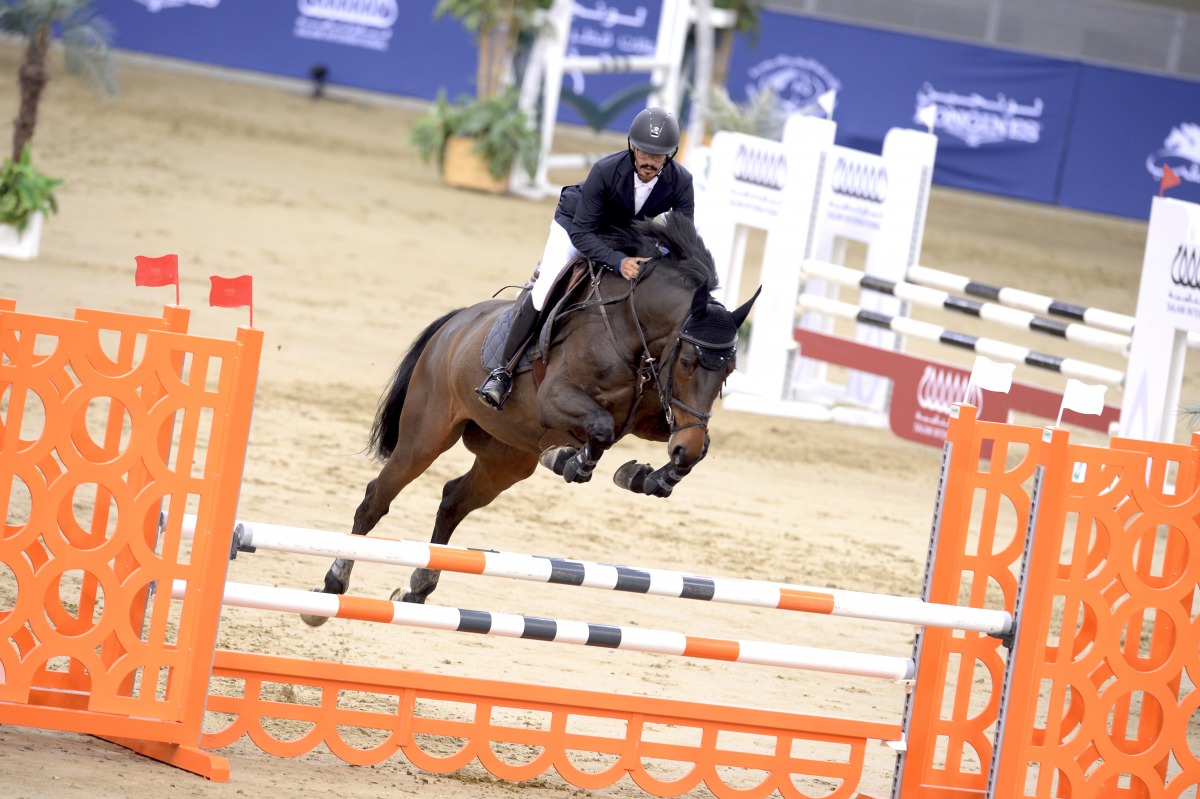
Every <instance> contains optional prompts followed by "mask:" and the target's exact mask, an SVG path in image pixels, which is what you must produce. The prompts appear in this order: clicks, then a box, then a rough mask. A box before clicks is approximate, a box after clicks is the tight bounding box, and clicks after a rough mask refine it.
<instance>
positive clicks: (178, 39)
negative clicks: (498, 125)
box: [95, 0, 477, 99]
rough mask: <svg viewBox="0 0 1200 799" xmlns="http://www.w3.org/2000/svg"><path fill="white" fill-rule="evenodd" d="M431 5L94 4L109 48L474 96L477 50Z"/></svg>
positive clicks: (400, 90)
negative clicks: (316, 71) (320, 70)
mask: <svg viewBox="0 0 1200 799" xmlns="http://www.w3.org/2000/svg"><path fill="white" fill-rule="evenodd" d="M435 5H436V0H405V2H403V3H402V2H401V0H364V2H356V3H346V2H339V0H294V2H279V0H272V1H271V2H261V1H260V2H237V1H236V0H232V1H231V0H226V2H221V0H98V2H97V3H96V6H95V9H96V12H97V14H98V15H99V16H100V17H101V18H103V19H106V20H108V21H109V22H111V23H112V24H113V27H114V28H115V29H116V33H115V37H114V40H113V45H114V46H115V47H118V48H120V49H123V50H132V51H136V52H142V53H150V54H154V55H163V56H170V57H172V58H181V59H186V60H189V61H197V62H200V63H205V64H213V65H217V66H223V67H233V68H236V69H245V70H251V71H255V72H263V73H267V74H271V75H281V76H285V77H289V78H298V79H301V80H307V79H309V78H310V77H311V74H312V73H311V70H312V69H313V67H316V66H323V67H324V68H325V69H326V70H327V78H326V79H327V80H328V82H329V83H330V84H331V85H341V86H349V87H354V88H359V89H368V90H371V91H379V92H386V93H389V94H398V95H404V96H408V97H421V98H425V99H432V98H433V97H435V96H436V95H437V92H438V89H440V88H442V87H445V88H446V91H447V93H448V94H449V96H450V97H451V99H453V98H454V97H456V96H457V95H459V94H463V93H469V94H473V93H474V91H475V67H476V64H477V48H476V45H475V41H474V38H473V36H472V34H471V33H470V32H468V31H467V30H466V29H465V28H463V26H462V25H461V24H460V23H459V22H458V21H457V20H455V19H453V18H450V17H444V18H442V19H440V20H438V21H436V22H435V21H434V19H433V9H434V6H435Z"/></svg>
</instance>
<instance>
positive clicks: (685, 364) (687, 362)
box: [679, 355, 697, 374]
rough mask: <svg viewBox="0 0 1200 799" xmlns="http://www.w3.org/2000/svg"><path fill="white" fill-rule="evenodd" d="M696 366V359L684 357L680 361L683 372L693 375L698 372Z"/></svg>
mask: <svg viewBox="0 0 1200 799" xmlns="http://www.w3.org/2000/svg"><path fill="white" fill-rule="evenodd" d="M696 365H697V361H696V359H695V358H693V357H691V356H689V355H684V356H683V357H681V358H680V359H679V368H680V369H682V370H683V371H685V372H687V373H688V374H691V373H692V372H694V371H696Z"/></svg>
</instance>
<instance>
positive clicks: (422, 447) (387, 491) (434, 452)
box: [301, 423, 465, 627]
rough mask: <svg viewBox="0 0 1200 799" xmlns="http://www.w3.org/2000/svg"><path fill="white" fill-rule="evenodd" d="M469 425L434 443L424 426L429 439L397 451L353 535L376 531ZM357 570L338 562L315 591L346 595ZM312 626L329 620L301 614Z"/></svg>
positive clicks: (358, 513) (361, 508)
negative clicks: (411, 485)
mask: <svg viewBox="0 0 1200 799" xmlns="http://www.w3.org/2000/svg"><path fill="white" fill-rule="evenodd" d="M464 426H465V423H463V424H459V425H456V426H454V427H452V428H450V429H449V430H447V431H446V432H445V434H444V435H443V437H442V438H440V439H436V440H435V439H432V438H430V437H429V435H428V430H430V429H432V427H433V425H432V424H429V425H425V426H423V431H424V433H425V435H423V436H417V437H416V438H415V439H414V440H412V441H410V443H409V444H408V445H407V446H404V447H397V448H396V450H394V451H393V452H392V454H391V457H389V458H388V460H387V462H386V463H384V464H383V468H382V469H380V470H379V475H378V476H377V477H376V478H375V479H374V480H372V481H371V482H369V483H367V489H366V491H365V492H364V495H363V499H362V502H360V503H359V504H358V508H357V509H355V511H354V526H353V528H351V530H350V532H351V533H352V534H353V535H366V534H367V533H369V532H371V531H372V530H374V529H375V525H377V524H379V520H380V519H382V518H383V517H384V516H386V515H387V513H388V510H389V509H390V508H391V504H392V500H394V499H395V498H396V496H397V495H398V494H399V493H400V492H401V491H402V490H403V489H404V487H405V486H407V485H408V484H409V483H411V482H412V481H413V480H415V479H416V478H417V477H418V476H419V475H421V474H422V473H423V472H424V471H425V470H426V469H428V468H429V467H430V466H431V465H433V462H434V460H436V459H437V457H438V456H439V455H441V454H442V453H443V452H445V451H446V450H447V449H449V448H450V447H451V446H453V445H454V443H455V442H456V441H458V439H459V438H460V437H461V436H462V430H463V427H464ZM353 570H354V561H352V560H348V559H346V558H337V559H336V560H334V562H333V565H331V566H330V567H329V571H327V572H326V573H325V585H324V586H322V587H321V588H316V589H313V590H315V591H320V592H322V593H326V594H339V595H340V594H344V593H346V590H347V589H348V588H349V587H350V573H351V572H352V571H353ZM301 618H302V619H304V621H305V622H307V623H308V624H309V625H311V626H313V627H318V626H320V625H322V624H324V623H325V622H326V621H327V620H328V619H326V617H324V616H312V615H309V614H301Z"/></svg>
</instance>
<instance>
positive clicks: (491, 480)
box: [305, 214, 761, 626]
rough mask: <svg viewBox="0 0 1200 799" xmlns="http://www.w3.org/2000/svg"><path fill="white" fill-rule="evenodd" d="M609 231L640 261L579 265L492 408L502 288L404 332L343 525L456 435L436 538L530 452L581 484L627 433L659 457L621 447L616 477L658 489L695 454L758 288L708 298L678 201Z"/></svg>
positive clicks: (364, 526) (523, 474)
mask: <svg viewBox="0 0 1200 799" xmlns="http://www.w3.org/2000/svg"><path fill="white" fill-rule="evenodd" d="M612 243H613V245H614V246H615V247H616V248H617V249H619V250H621V251H623V252H625V253H626V254H629V255H635V256H639V257H640V256H649V257H650V260H649V261H647V262H645V263H644V264H643V265H642V270H641V273H640V274H639V275H638V277H637V278H635V279H634V280H633V281H627V280H625V279H624V278H622V277H620V276H619V275H617V274H615V273H613V272H612V271H610V270H609V269H607V268H604V267H603V266H591V267H590V273H589V274H590V279H589V281H588V283H589V285H587V286H584V287H583V291H584V292H586V294H584V295H583V296H584V299H582V300H580V301H577V302H574V303H573V304H572V305H571V307H569V308H568V309H566V311H560V312H559V314H558V316H557V320H556V321H554V322H553V325H552V327H550V328H549V330H548V331H543V333H542V335H541V337H540V343H541V351H542V352H543V353H546V354H547V355H544V356H542V357H543V362H544V370H545V371H544V375H538V376H537V379H535V372H534V371H524V372H518V373H517V374H516V375H514V381H513V391H512V394H511V395H510V397H509V399H508V401H507V402H506V403H505V405H504V409H503V410H502V411H497V410H494V409H493V408H491V407H489V406H487V405H485V404H484V403H483V402H481V401H480V399H479V397H478V396H476V393H475V387H476V386H478V385H479V384H480V382H481V381H482V380H483V378H484V377H485V376H486V374H487V372H488V369H487V368H486V367H485V365H484V362H483V358H482V357H481V354H480V353H481V352H482V351H483V348H484V343H485V337H486V336H487V334H488V332H489V330H490V329H491V328H492V327H493V324H494V323H495V322H496V321H497V319H498V318H499V317H500V316H501V314H502V313H503V312H505V310H506V309H508V308H509V307H510V306H512V305H514V303H512V302H510V301H506V300H488V301H485V302H481V303H478V304H476V305H472V306H470V307H468V308H464V309H459V310H455V311H451V312H450V313H447V314H446V315H445V316H443V317H441V318H440V319H438V320H436V321H435V322H433V323H432V324H430V325H429V326H428V327H427V328H425V330H424V332H422V333H421V334H420V335H419V336H417V338H416V339H415V340H414V341H413V343H412V345H411V346H410V347H409V350H408V352H407V354H405V356H404V358H403V359H402V360H401V362H400V365H399V366H398V367H397V369H396V372H395V374H394V376H393V377H392V380H391V382H390V384H389V386H388V387H387V388H386V389H385V391H384V393H383V395H382V396H381V398H380V400H379V407H378V410H377V413H376V416H375V421H374V424H373V426H372V429H371V435H370V439H369V443H368V451H370V452H371V453H372V454H373V455H374V456H376V458H377V459H378V460H382V461H383V467H382V468H381V470H380V472H379V474H378V476H377V477H376V478H375V479H374V480H371V481H370V482H369V483H368V484H367V488H366V494H365V496H364V497H363V500H362V503H361V504H359V506H358V509H357V510H356V511H355V512H354V526H353V529H352V530H351V532H352V533H353V534H354V535H366V534H367V533H369V532H371V530H373V529H374V528H375V525H376V524H378V523H379V520H380V519H381V518H383V516H384V515H385V514H387V512H388V508H389V507H390V505H391V503H392V500H394V499H395V498H396V496H397V495H398V494H399V493H400V491H401V490H402V489H403V488H404V487H405V486H407V485H408V484H409V483H410V482H412V481H413V480H415V479H416V478H417V477H418V476H420V475H421V474H422V473H424V472H425V471H426V470H427V469H428V468H429V467H430V466H431V465H432V464H433V462H434V460H436V459H437V457H438V456H439V455H441V454H442V453H443V452H445V451H446V450H448V449H449V448H450V447H451V446H453V445H454V444H455V443H456V442H458V441H460V440H461V441H462V442H463V444H464V445H465V446H466V448H467V450H468V451H470V452H471V453H472V454H473V455H474V456H475V461H474V463H473V464H472V466H471V468H470V470H469V471H468V472H467V473H466V474H464V475H462V476H460V477H457V478H455V479H453V480H451V481H449V482H448V483H446V485H445V487H444V488H443V489H442V500H441V504H440V505H439V506H438V510H437V517H436V520H435V521H434V526H433V536H432V538H431V541H432V542H433V543H434V544H446V543H447V542H448V541H449V540H450V536H451V535H452V534H453V533H454V530H455V528H456V527H458V525H459V523H461V522H462V520H463V519H464V518H466V516H467V514H469V513H471V512H472V511H474V510H477V509H479V508H482V507H484V506H485V505H487V504H488V503H490V502H491V501H492V500H494V499H495V498H496V497H497V496H499V495H500V494H501V493H502V492H504V491H505V490H507V489H508V488H510V487H512V486H513V485H515V484H516V483H519V482H520V481H522V480H524V479H526V478H528V477H530V476H531V475H532V474H533V473H534V471H535V470H536V469H537V466H538V464H539V463H541V464H543V465H544V466H546V467H547V468H549V469H552V470H553V471H554V472H555V473H557V474H559V475H560V476H562V477H563V478H564V480H566V482H568V483H586V482H587V481H588V480H590V479H591V477H592V474H593V471H594V470H595V468H596V464H597V462H598V461H599V460H600V457H601V456H602V455H603V454H604V452H605V451H606V450H608V449H609V448H610V447H612V446H613V444H615V443H616V442H617V441H618V440H620V439H621V438H622V437H623V436H625V435H634V436H637V437H639V438H643V439H647V440H650V441H665V442H667V454H668V456H669V458H670V460H669V462H668V463H666V464H665V465H664V466H662V467H661V468H659V469H653V467H651V466H650V465H649V464H640V463H636V462H633V461H631V462H629V463H627V464H625V465H624V466H622V467H621V468H620V469H618V470H617V472H616V474H615V475H614V478H613V479H614V481H615V482H616V483H617V485H619V486H621V487H623V488H626V489H629V490H631V491H634V492H638V493H642V494H645V495H648V496H656V497H667V496H669V495H670V494H671V491H672V489H673V488H674V487H675V485H676V484H678V483H679V481H680V480H682V479H683V477H684V476H686V475H687V474H688V472H690V471H691V470H692V468H693V467H694V466H695V465H696V464H697V463H698V462H699V461H700V459H701V458H703V457H704V455H705V454H706V452H707V449H708V444H709V437H708V420H709V418H710V417H711V416H712V407H713V403H714V401H715V400H716V398H717V396H718V395H719V393H720V391H721V387H722V386H723V385H724V383H725V380H726V378H727V377H728V376H729V374H730V373H731V372H732V371H733V369H734V365H735V354H736V343H737V333H738V328H739V327H741V325H742V322H744V321H745V319H746V316H747V315H748V314H749V312H750V308H751V306H752V305H753V303H754V300H755V299H756V298H757V296H758V294H757V292H756V293H755V295H754V297H752V298H751V299H750V300H749V301H747V302H746V303H745V304H744V305H742V306H741V307H739V308H738V309H737V310H736V311H733V312H730V311H729V310H727V309H726V308H725V307H724V306H723V305H721V304H720V303H719V302H717V301H716V300H715V299H713V297H712V296H711V293H712V291H713V290H714V289H715V288H717V274H716V269H715V267H714V264H713V259H712V255H711V253H709V251H708V250H707V249H706V248H705V246H704V243H703V241H702V240H701V238H700V236H699V234H698V233H697V232H696V228H695V226H694V225H693V223H692V221H691V220H690V219H688V218H687V217H684V216H682V215H675V214H668V215H667V217H666V218H665V220H663V221H661V222H642V221H639V222H635V223H634V227H633V228H632V229H631V230H629V231H624V232H623V233H621V234H616V238H614V239H613V241H612ZM760 290H761V288H760ZM567 299H570V297H569V296H568V298H567ZM565 301H566V300H563V302H565ZM550 305H551V304H550V303H547V306H548V307H550ZM559 305H560V306H561V305H562V303H561V302H560V303H559ZM353 567H354V561H352V560H346V559H342V558H339V559H337V560H335V561H334V562H333V565H332V566H331V567H330V569H329V571H328V573H327V574H326V575H325V585H324V587H322V588H318V589H314V590H316V591H323V592H326V593H333V594H343V593H345V592H346V589H347V588H348V587H349V583H350V572H351V570H352V569H353ZM439 576H440V572H438V571H436V570H430V569H417V570H415V571H414V572H413V574H412V576H411V578H410V581H409V590H408V591H407V592H404V593H403V594H402V596H401V597H400V598H401V599H403V600H404V601H408V602H418V603H421V602H424V601H425V599H426V598H427V597H428V596H429V594H430V593H431V592H432V591H433V590H434V588H435V587H436V586H437V582H438V578H439ZM396 593H400V592H399V591H397V592H396ZM393 598H395V594H393ZM305 620H306V621H307V622H308V623H310V624H313V625H314V626H315V625H316V624H319V623H321V622H323V621H325V619H324V617H314V616H306V617H305Z"/></svg>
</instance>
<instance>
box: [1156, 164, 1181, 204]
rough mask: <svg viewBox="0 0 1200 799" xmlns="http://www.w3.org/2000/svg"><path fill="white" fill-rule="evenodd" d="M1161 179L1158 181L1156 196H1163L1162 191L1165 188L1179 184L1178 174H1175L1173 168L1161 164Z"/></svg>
mask: <svg viewBox="0 0 1200 799" xmlns="http://www.w3.org/2000/svg"><path fill="white" fill-rule="evenodd" d="M1162 166H1163V175H1162V180H1160V181H1159V183H1158V196H1159V197H1161V196H1163V192H1164V191H1166V190H1167V189H1170V188H1174V187H1175V186H1178V185H1179V175H1176V174H1175V170H1174V169H1171V167H1169V166H1167V165H1166V164H1163V165H1162Z"/></svg>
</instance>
